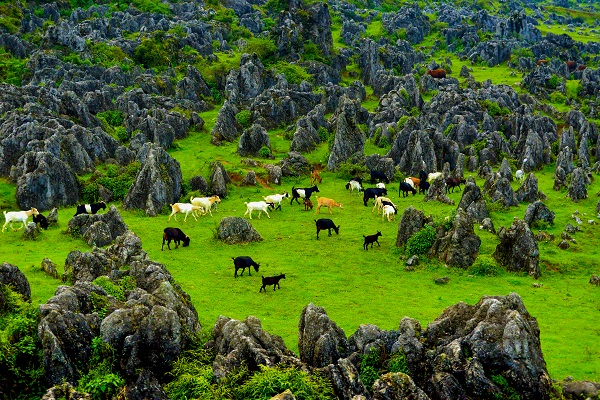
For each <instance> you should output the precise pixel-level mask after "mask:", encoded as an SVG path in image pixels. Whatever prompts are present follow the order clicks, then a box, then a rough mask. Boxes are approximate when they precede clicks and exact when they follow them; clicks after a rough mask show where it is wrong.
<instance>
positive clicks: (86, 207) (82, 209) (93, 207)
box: [74, 201, 106, 217]
mask: <svg viewBox="0 0 600 400" xmlns="http://www.w3.org/2000/svg"><path fill="white" fill-rule="evenodd" d="M105 208H106V203H105V202H103V201H101V202H100V203H92V204H79V205H78V206H77V211H76V212H75V215H74V217H76V216H78V215H79V214H96V213H97V212H98V211H99V210H100V209H103V210H104V209H105Z"/></svg>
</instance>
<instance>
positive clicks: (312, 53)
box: [302, 40, 326, 63]
mask: <svg viewBox="0 0 600 400" xmlns="http://www.w3.org/2000/svg"><path fill="white" fill-rule="evenodd" d="M302 58H303V59H304V60H305V61H310V60H314V61H318V62H322V63H326V60H325V59H324V58H323V54H322V53H321V50H319V48H318V47H317V45H316V44H315V43H314V42H313V41H312V40H307V41H306V42H304V52H303V53H302Z"/></svg>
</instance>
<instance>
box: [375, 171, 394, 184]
mask: <svg viewBox="0 0 600 400" xmlns="http://www.w3.org/2000/svg"><path fill="white" fill-rule="evenodd" d="M381 181H384V182H385V183H390V180H389V179H388V177H387V176H386V175H385V174H384V173H383V172H381V171H378V170H376V169H373V170H371V183H375V182H381Z"/></svg>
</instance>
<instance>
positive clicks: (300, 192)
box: [290, 185, 319, 205]
mask: <svg viewBox="0 0 600 400" xmlns="http://www.w3.org/2000/svg"><path fill="white" fill-rule="evenodd" d="M314 192H317V193H318V192H319V188H318V187H317V186H316V185H315V186H313V187H309V188H303V189H296V188H295V187H293V186H292V200H291V201H290V205H292V204H293V203H294V200H296V203H298V204H300V201H298V199H299V198H303V199H310V196H311V195H312V194H313V193H314Z"/></svg>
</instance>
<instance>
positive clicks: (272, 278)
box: [258, 274, 285, 293]
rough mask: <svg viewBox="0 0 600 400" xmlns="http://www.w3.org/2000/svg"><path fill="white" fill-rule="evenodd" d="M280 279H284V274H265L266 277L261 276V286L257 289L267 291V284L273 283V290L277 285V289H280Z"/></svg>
mask: <svg viewBox="0 0 600 400" xmlns="http://www.w3.org/2000/svg"><path fill="white" fill-rule="evenodd" d="M281 279H285V274H281V275H277V276H267V277H266V278H265V277H264V276H263V277H262V286H261V287H260V289H258V293H260V292H262V291H263V290H264V291H265V293H267V289H266V287H267V286H271V285H273V290H275V286H277V287H278V288H279V289H281V286H279V281H280V280H281Z"/></svg>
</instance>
